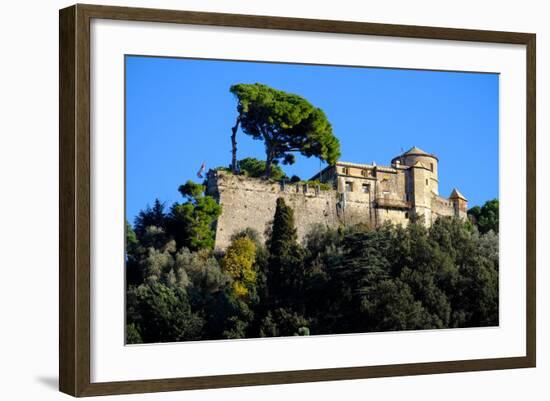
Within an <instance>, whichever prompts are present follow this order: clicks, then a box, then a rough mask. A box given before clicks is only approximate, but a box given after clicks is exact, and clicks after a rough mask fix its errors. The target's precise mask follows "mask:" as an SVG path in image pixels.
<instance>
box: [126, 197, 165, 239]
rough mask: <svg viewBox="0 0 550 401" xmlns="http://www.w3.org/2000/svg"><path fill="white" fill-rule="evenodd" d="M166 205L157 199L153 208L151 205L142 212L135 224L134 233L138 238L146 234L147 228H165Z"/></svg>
mask: <svg viewBox="0 0 550 401" xmlns="http://www.w3.org/2000/svg"><path fill="white" fill-rule="evenodd" d="M164 208H165V205H164V203H162V202H161V201H160V200H158V199H155V202H154V203H153V207H152V208H151V207H150V206H149V205H147V207H146V208H145V210H141V211H140V212H139V214H138V215H137V217H136V220H135V222H134V231H135V233H136V234H137V235H138V236H141V235H143V234H144V233H145V230H146V229H147V227H151V226H155V227H164V226H165V219H166V214H165V213H164Z"/></svg>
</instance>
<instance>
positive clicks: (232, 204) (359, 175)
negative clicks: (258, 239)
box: [207, 147, 467, 249]
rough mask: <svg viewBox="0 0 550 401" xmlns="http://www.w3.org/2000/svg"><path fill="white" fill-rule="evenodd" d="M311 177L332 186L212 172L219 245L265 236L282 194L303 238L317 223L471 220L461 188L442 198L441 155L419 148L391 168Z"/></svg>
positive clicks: (355, 168) (339, 168)
mask: <svg viewBox="0 0 550 401" xmlns="http://www.w3.org/2000/svg"><path fill="white" fill-rule="evenodd" d="M312 180H319V181H321V182H323V183H327V184H330V185H331V187H332V188H333V189H331V190H321V189H320V188H319V187H318V186H311V185H309V186H308V185H305V184H290V183H286V184H285V183H280V182H276V181H273V180H264V179H259V178H248V177H246V176H242V175H233V174H231V173H228V172H224V171H210V172H209V173H208V181H207V182H208V185H207V193H208V194H210V195H212V196H214V197H215V198H216V199H217V201H218V202H219V203H220V205H222V214H221V216H220V217H219V218H218V221H217V223H216V248H218V249H225V248H226V247H227V246H228V244H229V242H230V239H231V236H232V235H233V234H234V233H236V232H239V231H241V230H243V229H245V228H248V227H250V228H253V229H255V230H256V231H257V232H258V233H259V234H260V235H262V237H263V239H265V232H266V229H267V228H268V227H270V225H271V221H272V220H273V216H274V214H275V205H276V201H277V198H279V197H282V198H283V199H284V200H285V202H286V203H287V204H288V205H289V206H290V207H291V208H292V209H293V210H294V216H295V223H296V228H297V231H298V238H299V239H300V240H302V239H303V238H304V236H305V235H306V234H307V233H308V232H309V230H310V229H311V228H312V226H314V225H316V224H324V225H326V226H327V227H332V228H335V227H338V226H341V225H354V224H358V223H367V224H370V225H372V226H378V225H380V224H382V223H384V222H385V221H391V222H393V223H396V224H407V223H408V221H409V219H410V218H411V217H413V216H417V217H418V218H421V219H423V222H424V223H425V224H426V225H428V226H429V225H431V224H432V222H433V221H435V219H436V218H437V217H439V216H457V217H460V218H466V210H467V200H466V198H465V197H464V196H463V195H462V194H461V193H460V192H459V191H458V190H456V189H454V190H453V191H452V193H451V196H450V197H449V198H443V197H441V196H439V193H438V183H439V181H438V159H437V157H436V156H434V155H431V154H428V153H426V152H424V151H422V150H420V149H418V148H416V147H413V148H411V149H410V150H409V151H407V152H405V153H403V154H402V155H400V156H397V157H395V158H394V159H393V160H392V163H391V166H377V165H376V164H374V163H373V164H356V163H348V162H338V163H336V165H335V166H329V167H327V168H326V169H325V170H323V171H321V172H320V173H319V174H317V175H316V176H314V177H312Z"/></svg>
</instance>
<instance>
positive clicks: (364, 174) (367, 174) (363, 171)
mask: <svg viewBox="0 0 550 401" xmlns="http://www.w3.org/2000/svg"><path fill="white" fill-rule="evenodd" d="M361 175H362V176H363V177H368V176H369V170H361Z"/></svg>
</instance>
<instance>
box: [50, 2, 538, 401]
mask: <svg viewBox="0 0 550 401" xmlns="http://www.w3.org/2000/svg"><path fill="white" fill-rule="evenodd" d="M92 18H100V19H112V20H128V21H148V22H164V23H181V24H195V25H211V26H227V27H244V28H266V29H280V30H290V31H310V32H330V33H346V34H356V35H377V36H394V37H403V38H424V39H443V40H458V41H475V42H493V43H510V44H520V45H525V46H526V48H527V58H526V65H527V121H526V128H527V194H526V196H527V227H526V228H527V241H526V248H527V260H526V279H527V300H526V301H527V310H526V314H527V315H526V316H527V324H526V327H525V330H526V334H527V336H526V338H527V342H526V350H527V354H526V356H523V357H512V358H493V359H476V360H462V361H443V362H430V363H411V364H399V365H382V366H365V367H349V368H329V369H315V370H299V371H284V372H263V373H251V374H232V375H222V376H203V377H187V378H186V377H182V378H171V379H158V380H136V381H122V382H102V383H91V382H90V101H89V100H90V20H91V19H92ZM535 43H536V35H535V34H531V33H515V32H496V31H481V30H467V29H451V28H434V27H422V26H405V25H387V24H372V23H363V22H350V21H328V20H313V19H301V18H282V17H266V16H254V15H237V14H218V13H203V12H192V11H171V10H156V9H143V8H126V7H110V6H96V5H81V4H78V5H74V6H72V7H68V8H65V9H62V10H60V13H59V92H60V101H59V130H60V133H59V135H60V139H59V151H60V165H59V198H60V199H59V226H60V234H59V258H60V265H59V389H60V391H62V392H64V393H67V394H70V395H73V396H94V395H106V394H124V393H144V392H154V391H173V390H189V389H206V388H220V387H236V386H252V385H263V384H281V383H298V382H315V381H324V380H347V379H364V378H372V377H389V376H402V375H421V374H433V373H449V372H466V371H481V370H493V369H511V368H528V367H535V365H536V310H535V309H536V303H535V301H536V293H535V290H536V288H535V283H536V277H535V275H536V271H535V270H536V268H535V251H536V242H535V241H536V234H535V231H536V227H535V218H536V210H535V209H536V200H535V197H536V184H535V181H536V165H535V159H536V150H535V120H536V110H535V97H536V95H535V82H536V81H535V72H536V70H535V64H536V62H535V46H536V45H535Z"/></svg>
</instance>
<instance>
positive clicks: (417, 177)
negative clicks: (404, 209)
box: [392, 146, 439, 225]
mask: <svg viewBox="0 0 550 401" xmlns="http://www.w3.org/2000/svg"><path fill="white" fill-rule="evenodd" d="M438 162H439V160H438V158H437V157H436V156H435V155H432V154H429V153H427V152H425V151H423V150H422V149H419V148H417V147H416V146H413V147H412V148H411V149H409V150H408V151H406V152H405V153H403V154H401V155H399V156H397V157H395V158H393V160H392V165H393V166H395V167H396V168H399V166H406V167H409V169H408V171H407V185H406V191H407V199H408V201H409V202H411V203H412V209H413V212H414V214H416V215H417V216H423V218H424V220H425V221H424V222H425V224H426V225H430V224H431V222H432V198H433V196H434V195H439V180H438V175H437V171H438Z"/></svg>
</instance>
